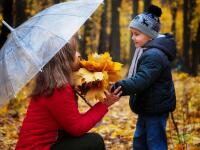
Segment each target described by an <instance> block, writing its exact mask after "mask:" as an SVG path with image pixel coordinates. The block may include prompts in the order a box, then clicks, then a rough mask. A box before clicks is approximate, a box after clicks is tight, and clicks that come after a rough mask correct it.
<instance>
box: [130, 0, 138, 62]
mask: <svg viewBox="0 0 200 150" xmlns="http://www.w3.org/2000/svg"><path fill="white" fill-rule="evenodd" d="M138 6H139V5H138V0H133V5H132V9H133V14H132V19H133V18H134V17H135V16H137V14H138ZM134 52H135V45H134V43H133V40H132V34H131V39H130V59H129V64H131V61H132V58H133V54H134Z"/></svg>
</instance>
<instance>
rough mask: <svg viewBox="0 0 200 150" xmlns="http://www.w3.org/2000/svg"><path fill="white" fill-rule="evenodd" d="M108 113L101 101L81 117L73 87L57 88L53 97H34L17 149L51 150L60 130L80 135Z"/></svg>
mask: <svg viewBox="0 0 200 150" xmlns="http://www.w3.org/2000/svg"><path fill="white" fill-rule="evenodd" d="M107 111H108V107H107V106H106V105H105V104H103V103H101V102H99V103H97V104H96V105H94V106H93V107H92V108H91V109H90V110H88V111H87V112H86V113H84V114H81V113H80V112H79V111H78V106H77V103H76V101H75V95H74V91H73V89H72V87H71V86H70V85H67V86H66V88H64V89H62V90H58V89H55V91H54V93H53V95H52V96H51V97H48V98H47V97H42V96H39V97H35V98H33V99H32V100H31V101H30V104H29V107H28V110H27V114H26V117H25V119H24V121H23V125H22V128H21V130H20V134H19V140H18V143H17V146H16V150H49V149H50V147H51V145H52V144H53V143H54V142H55V141H56V139H57V136H58V130H59V129H64V130H65V131H66V132H67V133H69V134H71V135H73V136H81V135H83V134H84V133H86V132H88V131H89V130H90V129H91V128H92V127H94V125H95V124H96V123H97V122H99V121H100V120H101V118H102V117H103V116H104V115H105V114H106V113H107Z"/></svg>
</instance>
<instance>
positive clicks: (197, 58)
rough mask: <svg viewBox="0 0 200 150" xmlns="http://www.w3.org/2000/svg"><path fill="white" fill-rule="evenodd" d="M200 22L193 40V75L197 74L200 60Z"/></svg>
mask: <svg viewBox="0 0 200 150" xmlns="http://www.w3.org/2000/svg"><path fill="white" fill-rule="evenodd" d="M199 43H200V23H199V26H198V30H197V36H196V40H195V41H194V42H192V45H193V46H192V75H193V76H197V73H198V65H199V62H200V52H199V51H200V44H199Z"/></svg>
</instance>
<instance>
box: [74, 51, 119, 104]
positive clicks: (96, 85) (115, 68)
mask: <svg viewBox="0 0 200 150" xmlns="http://www.w3.org/2000/svg"><path fill="white" fill-rule="evenodd" d="M81 65H82V68H80V69H79V70H78V72H76V73H75V74H74V79H75V80H77V81H75V86H79V88H78V89H79V92H80V93H81V94H83V95H84V96H85V97H86V99H99V100H101V101H103V100H104V98H105V94H104V91H105V90H107V89H108V87H109V82H116V81H117V80H119V79H121V69H122V64H121V63H118V62H113V61H112V58H111V57H110V54H109V53H107V52H106V53H104V54H101V55H98V54H97V53H94V54H89V56H88V60H82V61H81Z"/></svg>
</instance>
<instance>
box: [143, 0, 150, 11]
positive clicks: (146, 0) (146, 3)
mask: <svg viewBox="0 0 200 150" xmlns="http://www.w3.org/2000/svg"><path fill="white" fill-rule="evenodd" d="M150 5H151V0H144V11H146V10H147V8H148V7H149V6H150Z"/></svg>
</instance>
